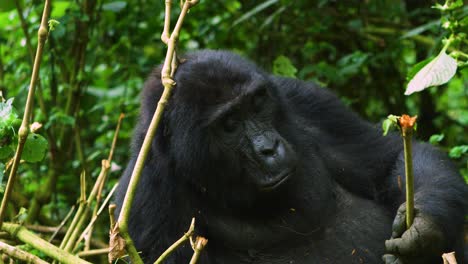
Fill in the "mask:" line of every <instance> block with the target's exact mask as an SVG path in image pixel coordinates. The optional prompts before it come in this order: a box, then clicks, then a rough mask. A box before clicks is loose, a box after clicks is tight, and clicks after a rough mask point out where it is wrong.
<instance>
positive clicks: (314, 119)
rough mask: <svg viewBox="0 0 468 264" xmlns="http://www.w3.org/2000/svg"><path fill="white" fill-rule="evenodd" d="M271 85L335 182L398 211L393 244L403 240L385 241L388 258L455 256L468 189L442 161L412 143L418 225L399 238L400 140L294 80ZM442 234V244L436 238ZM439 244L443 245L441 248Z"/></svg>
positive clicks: (443, 158)
mask: <svg viewBox="0 0 468 264" xmlns="http://www.w3.org/2000/svg"><path fill="white" fill-rule="evenodd" d="M274 80H275V83H276V84H277V87H276V88H275V90H277V92H276V93H278V94H277V96H278V97H279V98H283V99H282V100H284V102H282V103H283V104H284V107H287V108H288V109H290V110H291V111H295V114H296V115H299V116H301V117H302V118H303V119H304V120H301V121H300V122H299V123H301V124H306V125H308V126H310V127H312V128H314V130H316V133H315V134H314V135H313V136H314V138H312V139H311V140H314V141H317V142H319V144H320V148H319V149H320V152H321V153H320V156H322V157H323V159H324V162H325V163H326V165H327V168H328V169H329V170H330V171H331V172H332V175H333V176H334V178H335V180H336V181H337V182H338V183H339V184H340V185H342V186H343V187H345V188H346V189H348V190H349V191H351V192H353V193H356V194H358V195H361V196H363V197H367V198H370V199H374V200H376V201H378V202H379V203H381V204H383V205H384V206H386V207H388V208H389V209H390V210H391V211H392V212H395V211H396V209H397V208H398V207H400V209H399V210H398V214H397V217H396V219H395V223H394V228H393V229H394V230H393V231H394V233H393V236H392V238H398V237H400V236H401V237H402V239H400V238H398V239H392V240H390V241H387V245H386V246H387V251H389V253H393V254H396V255H403V256H404V255H412V254H415V255H418V257H421V256H420V255H419V254H422V255H426V256H430V254H431V253H430V252H429V251H431V250H432V251H433V254H439V253H440V251H447V250H453V249H455V248H456V247H457V246H459V245H456V243H457V242H458V243H460V245H461V234H462V233H463V215H464V214H465V212H466V208H467V201H468V188H467V186H466V184H465V183H464V182H463V180H462V179H461V177H460V176H459V174H458V173H457V172H456V170H455V168H454V167H453V166H452V165H451V162H450V161H449V160H448V158H447V157H446V156H445V155H443V154H441V153H439V152H438V151H437V150H435V149H434V148H433V147H431V146H429V145H427V144H421V143H416V142H414V143H413V164H414V165H413V166H414V168H413V169H414V177H415V179H414V182H415V207H416V219H415V223H414V224H413V226H412V228H411V229H410V230H408V231H407V232H404V234H403V235H402V233H403V231H404V230H405V218H404V215H405V214H404V204H403V205H401V204H402V203H403V202H404V200H405V173H404V160H403V146H402V139H401V138H400V137H399V136H398V135H390V136H387V137H383V136H382V135H381V131H380V129H378V128H377V126H372V125H371V124H369V123H368V122H365V121H363V120H362V119H361V118H359V117H358V116H357V115H356V114H354V113H352V112H351V111H350V110H349V109H347V108H346V107H345V106H344V105H343V104H342V103H341V102H340V100H339V99H338V98H336V96H334V95H333V94H331V93H330V92H328V91H327V90H326V89H323V88H319V87H317V86H315V85H313V84H310V83H304V82H301V81H298V80H292V79H285V78H277V77H274ZM400 205H401V206H400ZM442 234H443V237H444V238H440V237H442ZM437 240H442V241H440V242H441V244H437V242H439V241H437ZM398 253H400V254H398ZM457 253H460V254H462V253H463V252H462V250H460V252H457ZM434 257H435V256H434ZM437 257H439V258H440V255H438V256H437ZM401 259H403V260H404V259H405V258H401ZM421 260H422V259H421ZM409 261H412V262H411V263H416V262H414V260H409ZM422 261H423V263H424V260H422Z"/></svg>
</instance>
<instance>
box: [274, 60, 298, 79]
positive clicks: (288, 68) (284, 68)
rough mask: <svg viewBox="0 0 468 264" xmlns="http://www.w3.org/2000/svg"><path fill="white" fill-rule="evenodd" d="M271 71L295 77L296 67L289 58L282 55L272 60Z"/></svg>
mask: <svg viewBox="0 0 468 264" xmlns="http://www.w3.org/2000/svg"><path fill="white" fill-rule="evenodd" d="M273 73H274V74H277V75H280V76H284V77H292V78H294V77H296V73H297V69H296V67H294V65H293V64H292V62H291V60H290V59H289V58H287V57H285V56H283V55H281V56H278V57H277V58H276V59H275V61H274V62H273Z"/></svg>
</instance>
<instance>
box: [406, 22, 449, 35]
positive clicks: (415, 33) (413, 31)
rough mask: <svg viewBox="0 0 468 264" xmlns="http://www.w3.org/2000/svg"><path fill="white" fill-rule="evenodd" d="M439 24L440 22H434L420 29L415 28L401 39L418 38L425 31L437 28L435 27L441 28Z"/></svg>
mask: <svg viewBox="0 0 468 264" xmlns="http://www.w3.org/2000/svg"><path fill="white" fill-rule="evenodd" d="M439 23H440V21H439V20H433V21H431V22H428V23H426V24H423V25H421V26H419V27H415V28H413V29H412V30H409V31H407V32H406V33H405V34H403V36H401V39H405V38H411V37H414V36H417V35H419V34H421V33H423V32H424V31H427V30H429V29H432V28H435V27H437V26H439Z"/></svg>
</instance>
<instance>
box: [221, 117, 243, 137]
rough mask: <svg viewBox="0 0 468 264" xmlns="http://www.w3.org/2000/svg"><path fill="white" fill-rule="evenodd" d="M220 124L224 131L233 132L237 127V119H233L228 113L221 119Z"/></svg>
mask: <svg viewBox="0 0 468 264" xmlns="http://www.w3.org/2000/svg"><path fill="white" fill-rule="evenodd" d="M222 124H223V129H224V132H227V133H233V132H235V131H236V130H237V127H238V126H239V121H237V120H236V119H234V117H233V116H232V115H228V116H226V117H225V118H224V119H223V122H222Z"/></svg>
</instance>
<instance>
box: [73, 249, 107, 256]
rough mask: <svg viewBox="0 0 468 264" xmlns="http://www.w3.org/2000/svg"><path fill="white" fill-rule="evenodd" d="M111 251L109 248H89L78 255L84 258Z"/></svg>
mask: <svg viewBox="0 0 468 264" xmlns="http://www.w3.org/2000/svg"><path fill="white" fill-rule="evenodd" d="M107 253H109V249H108V248H100V249H93V250H88V251H83V252H80V253H78V257H80V258H84V257H92V256H96V255H104V254H107Z"/></svg>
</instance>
